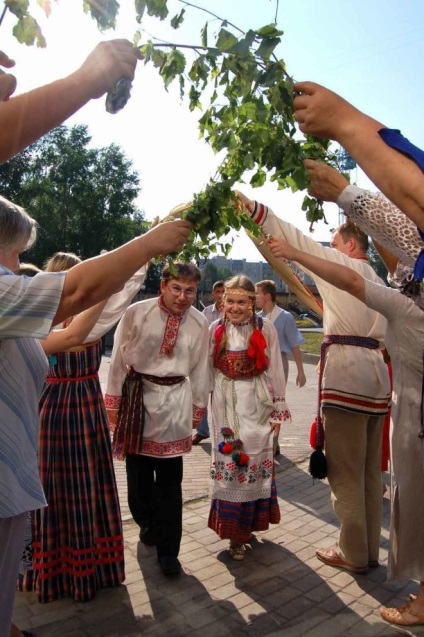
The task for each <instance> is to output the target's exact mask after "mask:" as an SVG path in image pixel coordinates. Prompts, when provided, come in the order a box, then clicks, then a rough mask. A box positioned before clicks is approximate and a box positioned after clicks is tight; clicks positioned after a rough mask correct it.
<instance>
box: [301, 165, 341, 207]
mask: <svg viewBox="0 0 424 637" xmlns="http://www.w3.org/2000/svg"><path fill="white" fill-rule="evenodd" d="M303 163H304V164H305V166H306V168H307V170H308V173H309V177H310V179H311V186H310V188H308V191H309V194H310V195H312V197H316V198H317V199H321V200H322V201H334V202H336V201H337V199H338V198H339V197H340V195H341V193H342V192H343V190H344V189H345V188H346V186H349V182H348V180H347V179H346V177H343V175H341V174H340V173H339V171H338V170H336V169H335V168H332V167H331V166H328V165H327V164H322V163H319V162H317V161H314V160H313V159H305V161H304V162H303Z"/></svg>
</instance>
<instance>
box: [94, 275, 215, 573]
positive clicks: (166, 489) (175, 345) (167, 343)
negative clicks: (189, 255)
mask: <svg viewBox="0 0 424 637" xmlns="http://www.w3.org/2000/svg"><path fill="white" fill-rule="evenodd" d="M200 278H201V274H200V271H199V269H198V268H197V267H196V266H195V265H193V264H187V263H174V264H173V266H172V269H171V268H170V267H169V265H166V266H165V267H164V269H163V272H162V281H161V295H160V296H159V298H154V299H148V300H146V301H141V302H139V303H135V304H134V305H132V306H130V307H129V308H128V310H127V311H126V312H125V314H124V316H123V317H122V320H121V322H120V324H119V326H118V329H117V331H116V334H115V342H114V347H113V352H112V359H111V365H110V371H109V378H108V385H107V393H106V407H107V410H108V415H109V420H110V422H111V423H112V426H113V425H116V429H115V432H114V441H113V449H114V455H115V457H117V458H119V459H123V458H124V457H125V458H126V468H127V481H128V504H129V507H130V511H131V514H132V516H133V518H134V520H135V521H136V522H137V524H138V525H139V526H140V540H141V541H142V542H144V543H145V544H150V545H154V544H155V545H156V549H157V555H158V560H159V564H160V567H161V569H162V571H163V573H164V574H165V575H176V574H178V573H179V572H180V569H181V565H180V562H179V560H178V553H179V549H180V542H181V536H182V490H181V482H182V477H183V461H182V456H183V454H185V453H187V452H188V451H190V450H191V444H192V442H191V432H192V428H193V427H197V425H198V424H199V422H200V420H201V419H202V416H203V414H204V411H205V409H206V405H207V399H208V393H209V376H208V334H209V332H208V322H207V319H206V318H205V317H204V316H203V315H202V314H201V313H200V312H198V311H197V310H196V309H194V308H192V307H191V305H192V303H193V301H194V299H195V296H196V292H197V286H198V284H199V282H200Z"/></svg>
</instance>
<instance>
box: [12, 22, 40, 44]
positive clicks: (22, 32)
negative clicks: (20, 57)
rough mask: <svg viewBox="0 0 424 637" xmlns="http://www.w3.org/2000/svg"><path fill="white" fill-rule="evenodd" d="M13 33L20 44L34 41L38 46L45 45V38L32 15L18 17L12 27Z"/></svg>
mask: <svg viewBox="0 0 424 637" xmlns="http://www.w3.org/2000/svg"><path fill="white" fill-rule="evenodd" d="M13 35H14V36H15V38H16V39H17V40H18V42H21V43H22V44H27V45H28V46H30V45H32V44H34V43H35V44H36V45H37V47H40V48H44V47H45V46H46V40H45V38H44V36H43V34H42V33H41V29H40V27H39V26H38V24H37V22H36V21H35V20H34V18H33V17H32V16H26V17H24V18H20V19H19V20H18V22H17V24H16V25H15V26H14V28H13Z"/></svg>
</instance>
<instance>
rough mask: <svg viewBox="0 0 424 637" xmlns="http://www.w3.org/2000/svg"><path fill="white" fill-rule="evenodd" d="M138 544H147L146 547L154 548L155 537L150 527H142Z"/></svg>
mask: <svg viewBox="0 0 424 637" xmlns="http://www.w3.org/2000/svg"><path fill="white" fill-rule="evenodd" d="M139 537H140V542H143V544H147V546H154V545H155V544H156V539H155V536H154V535H153V531H152V529H151V528H150V526H143V527H142V528H141V529H140V536H139Z"/></svg>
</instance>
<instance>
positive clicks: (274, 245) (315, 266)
mask: <svg viewBox="0 0 424 637" xmlns="http://www.w3.org/2000/svg"><path fill="white" fill-rule="evenodd" d="M267 243H268V246H269V248H270V250H271V252H272V254H273V255H274V256H275V257H283V258H284V259H289V260H290V261H296V262H297V263H299V264H300V265H302V266H304V267H305V268H307V269H308V270H310V271H311V272H313V273H314V274H316V275H317V276H319V277H320V278H321V279H324V281H327V283H330V284H331V285H334V286H335V287H336V288H339V289H340V290H344V291H345V292H348V293H349V294H352V296H354V297H356V298H357V299H359V300H360V301H362V302H363V303H365V282H364V278H363V277H362V276H361V275H360V274H358V273H357V272H355V271H354V270H351V269H350V268H347V267H346V266H344V265H341V264H340V263H333V262H331V261H326V260H325V259H321V258H319V257H317V256H315V255H313V254H309V253H307V252H304V251H303V250H298V249H297V248H293V247H292V246H291V245H290V244H289V243H287V241H285V240H284V239H277V238H275V237H271V238H270V239H268V241H267Z"/></svg>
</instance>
